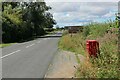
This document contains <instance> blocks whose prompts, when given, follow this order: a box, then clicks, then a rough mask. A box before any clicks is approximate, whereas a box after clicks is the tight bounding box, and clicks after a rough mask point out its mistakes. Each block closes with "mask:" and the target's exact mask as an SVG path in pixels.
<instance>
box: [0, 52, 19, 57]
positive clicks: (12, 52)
mask: <svg viewBox="0 0 120 80" xmlns="http://www.w3.org/2000/svg"><path fill="white" fill-rule="evenodd" d="M19 51H21V50H17V51H14V52H12V53H9V54H7V55H5V56H2V57H1V58H5V57H7V56H9V55H12V54H14V53H16V52H19Z"/></svg>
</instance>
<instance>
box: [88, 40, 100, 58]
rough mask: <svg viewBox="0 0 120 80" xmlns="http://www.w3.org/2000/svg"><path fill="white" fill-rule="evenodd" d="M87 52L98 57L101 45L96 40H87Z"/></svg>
mask: <svg viewBox="0 0 120 80" xmlns="http://www.w3.org/2000/svg"><path fill="white" fill-rule="evenodd" d="M86 50H87V52H88V53H89V56H94V57H97V55H98V54H99V43H98V41H96V40H87V41H86Z"/></svg>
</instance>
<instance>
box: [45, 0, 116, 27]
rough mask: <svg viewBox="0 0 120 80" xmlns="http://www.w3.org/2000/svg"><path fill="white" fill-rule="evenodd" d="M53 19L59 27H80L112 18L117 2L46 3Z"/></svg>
mask: <svg viewBox="0 0 120 80" xmlns="http://www.w3.org/2000/svg"><path fill="white" fill-rule="evenodd" d="M47 5H50V6H51V7H52V9H51V10H50V12H51V13H52V14H53V16H54V19H55V20H56V21H57V23H58V24H59V25H81V24H84V23H88V22H92V21H95V20H98V19H99V18H103V19H104V18H105V19H106V18H110V17H113V16H114V14H115V11H116V12H117V10H118V9H117V8H118V7H117V6H118V4H117V2H116V3H115V2H72V3H71V2H47Z"/></svg>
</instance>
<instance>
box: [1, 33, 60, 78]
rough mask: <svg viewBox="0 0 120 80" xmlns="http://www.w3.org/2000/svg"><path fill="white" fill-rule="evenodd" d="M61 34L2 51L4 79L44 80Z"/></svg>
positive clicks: (19, 44) (15, 45) (18, 44)
mask: <svg viewBox="0 0 120 80" xmlns="http://www.w3.org/2000/svg"><path fill="white" fill-rule="evenodd" d="M60 36H61V33H55V34H53V35H49V36H48V37H42V38H37V39H36V40H32V41H28V42H24V43H17V44H14V45H12V46H9V47H5V48H3V49H2V57H1V58H2V78H44V76H45V74H46V72H47V70H48V67H49V65H50V63H51V61H52V59H53V57H54V54H55V53H56V51H57V49H58V48H57V44H58V40H59V38H60Z"/></svg>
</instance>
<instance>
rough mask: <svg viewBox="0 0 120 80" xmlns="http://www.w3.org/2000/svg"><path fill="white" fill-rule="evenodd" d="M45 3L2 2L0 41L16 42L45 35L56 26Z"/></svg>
mask: <svg viewBox="0 0 120 80" xmlns="http://www.w3.org/2000/svg"><path fill="white" fill-rule="evenodd" d="M50 9H51V7H49V6H47V5H46V3H45V2H3V4H2V31H3V33H2V40H3V42H17V41H21V40H24V39H28V38H31V37H33V36H41V35H43V34H45V31H44V28H52V27H53V25H54V24H56V22H55V20H54V19H53V16H52V14H51V13H50V12H49V10H50Z"/></svg>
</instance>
